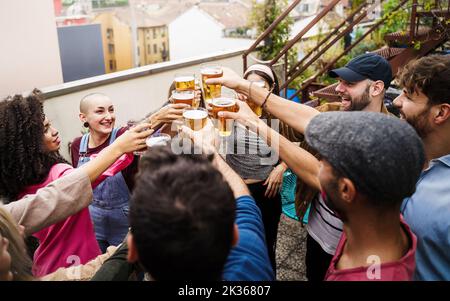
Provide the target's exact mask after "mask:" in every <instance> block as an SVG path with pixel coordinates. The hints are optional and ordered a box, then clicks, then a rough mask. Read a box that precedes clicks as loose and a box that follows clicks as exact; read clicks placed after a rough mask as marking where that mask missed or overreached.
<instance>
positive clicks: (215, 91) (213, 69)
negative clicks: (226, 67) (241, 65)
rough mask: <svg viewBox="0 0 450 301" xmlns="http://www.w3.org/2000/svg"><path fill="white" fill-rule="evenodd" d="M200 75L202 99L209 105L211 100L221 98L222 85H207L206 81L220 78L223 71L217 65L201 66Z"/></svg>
mask: <svg viewBox="0 0 450 301" xmlns="http://www.w3.org/2000/svg"><path fill="white" fill-rule="evenodd" d="M200 73H201V74H202V86H203V99H204V100H205V102H206V103H207V104H209V103H211V100H212V99H213V98H218V97H220V96H221V88H222V85H207V84H206V80H207V79H210V78H218V77H222V76H223V70H222V67H221V66H219V65H202V66H201V68H200Z"/></svg>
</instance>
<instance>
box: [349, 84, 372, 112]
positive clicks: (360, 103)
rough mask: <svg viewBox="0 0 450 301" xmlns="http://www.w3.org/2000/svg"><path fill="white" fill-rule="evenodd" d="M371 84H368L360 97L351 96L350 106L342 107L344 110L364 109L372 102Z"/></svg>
mask: <svg viewBox="0 0 450 301" xmlns="http://www.w3.org/2000/svg"><path fill="white" fill-rule="evenodd" d="M369 92H370V85H367V87H366V89H365V91H364V92H363V94H362V95H361V96H359V97H354V98H350V101H351V103H350V106H349V107H342V109H343V110H344V111H362V110H364V109H365V108H366V107H367V106H368V105H369V104H370V101H371V99H370V94H369Z"/></svg>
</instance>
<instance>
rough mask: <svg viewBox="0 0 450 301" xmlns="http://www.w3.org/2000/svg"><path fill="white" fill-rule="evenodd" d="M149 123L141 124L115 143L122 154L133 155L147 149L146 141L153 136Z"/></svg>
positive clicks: (121, 136)
mask: <svg viewBox="0 0 450 301" xmlns="http://www.w3.org/2000/svg"><path fill="white" fill-rule="evenodd" d="M153 132H154V131H153V130H152V129H150V124H149V123H140V124H138V125H136V126H135V127H133V128H131V129H129V130H127V131H126V132H125V133H123V134H122V135H120V136H119V137H118V138H117V139H116V140H115V141H114V142H113V144H111V145H113V146H115V147H116V148H117V149H118V150H119V152H120V153H121V154H125V153H131V152H134V151H139V150H142V149H144V148H146V146H147V145H146V144H145V140H146V139H147V138H148V137H149V136H150V135H151V134H153Z"/></svg>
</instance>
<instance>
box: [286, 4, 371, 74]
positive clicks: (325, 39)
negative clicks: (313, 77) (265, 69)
mask: <svg viewBox="0 0 450 301" xmlns="http://www.w3.org/2000/svg"><path fill="white" fill-rule="evenodd" d="M366 4H367V0H364V1H363V2H362V3H361V5H360V6H358V8H356V9H355V10H354V12H353V13H352V14H351V15H350V16H348V17H347V18H346V19H345V20H344V21H342V22H341V23H340V24H339V25H338V26H336V27H335V29H334V30H333V31H331V32H330V33H329V34H328V35H327V36H326V37H325V38H324V39H323V40H322V41H320V42H319V43H318V44H317V45H316V47H314V48H313V49H312V50H311V51H310V52H308V54H307V55H305V56H304V57H303V58H302V59H301V60H300V61H298V62H297V63H296V64H295V66H293V67H292V68H291V70H290V71H289V73H288V74H287V76H286V77H289V76H291V75H292V73H293V72H295V71H296V70H295V69H297V68H298V67H299V66H300V65H301V64H303V62H304V61H306V60H307V59H308V58H309V57H310V56H311V55H312V54H313V53H314V52H316V51H317V50H318V49H319V48H320V47H321V46H322V45H323V44H325V42H327V40H329V39H330V38H331V37H332V36H333V35H334V34H335V33H336V32H338V31H339V28H341V27H342V26H344V25H345V23H346V22H348V21H350V20H351V19H353V17H354V16H355V15H356V14H357V13H358V12H359V11H360V10H361V9H363V7H364V6H365V5H366Z"/></svg>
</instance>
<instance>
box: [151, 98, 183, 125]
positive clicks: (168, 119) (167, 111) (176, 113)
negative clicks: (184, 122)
mask: <svg viewBox="0 0 450 301" xmlns="http://www.w3.org/2000/svg"><path fill="white" fill-rule="evenodd" d="M186 108H189V105H187V104H184V103H177V104H175V103H171V104H168V105H167V106H164V107H162V108H161V109H160V110H159V111H158V112H156V113H154V114H152V115H151V116H150V117H149V118H148V120H149V122H150V123H151V124H152V125H153V127H155V125H157V124H159V123H172V122H173V121H175V120H177V119H181V118H183V112H184V109H186Z"/></svg>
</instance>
